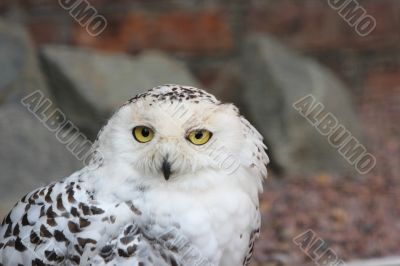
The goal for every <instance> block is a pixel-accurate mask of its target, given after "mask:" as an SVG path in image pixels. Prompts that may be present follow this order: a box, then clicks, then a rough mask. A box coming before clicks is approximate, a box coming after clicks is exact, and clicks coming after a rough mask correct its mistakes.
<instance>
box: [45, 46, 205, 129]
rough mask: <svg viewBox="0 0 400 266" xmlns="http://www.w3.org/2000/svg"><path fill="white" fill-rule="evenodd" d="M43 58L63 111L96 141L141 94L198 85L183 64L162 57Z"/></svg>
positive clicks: (48, 51)
mask: <svg viewBox="0 0 400 266" xmlns="http://www.w3.org/2000/svg"><path fill="white" fill-rule="evenodd" d="M41 54H42V56H41V58H42V62H43V66H44V70H45V72H46V73H47V76H48V79H49V84H50V85H51V88H52V90H53V92H54V95H55V97H56V99H57V100H58V102H59V105H60V107H61V108H62V109H63V110H64V111H65V113H66V114H67V116H68V117H69V118H70V119H71V120H72V121H73V122H74V123H75V124H77V125H78V126H79V127H80V128H81V129H83V130H85V132H87V133H89V134H91V135H92V136H93V134H96V133H97V131H98V130H99V128H100V127H101V125H102V124H103V123H104V120H105V119H107V118H108V116H109V115H110V114H111V113H112V112H113V111H115V110H116V109H117V108H118V107H119V106H121V105H122V104H123V103H124V102H125V101H127V100H128V99H130V98H132V97H133V96H135V95H136V94H138V93H142V92H145V91H146V90H148V89H150V88H152V87H155V86H158V85H161V84H171V83H178V84H187V85H193V86H197V85H198V83H197V82H196V80H195V79H194V78H193V76H192V75H191V74H190V72H189V71H188V69H187V68H186V67H185V66H184V65H182V64H180V63H179V62H178V61H177V60H174V59H172V58H170V57H168V56H167V55H165V54H163V53H160V52H146V53H143V54H140V55H138V56H135V57H132V56H128V55H122V54H105V53H100V52H94V51H90V50H87V49H77V48H71V47H62V46H47V47H44V48H43V50H42V53H41Z"/></svg>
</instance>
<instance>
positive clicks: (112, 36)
mask: <svg viewBox="0 0 400 266" xmlns="http://www.w3.org/2000/svg"><path fill="white" fill-rule="evenodd" d="M106 17H107V19H108V22H109V26H108V27H107V29H106V31H105V32H104V33H102V34H101V35H99V36H98V37H96V38H92V37H90V36H88V34H87V33H86V32H85V29H82V28H81V27H79V26H76V27H75V30H74V42H75V43H76V44H82V45H85V46H90V47H94V48H98V49H103V50H111V51H129V52H135V51H140V50H143V49H149V48H150V49H161V50H165V51H172V52H184V53H190V54H199V53H201V54H203V53H206V54H209V53H227V52H230V51H231V50H232V49H233V38H232V34H231V30H230V27H229V24H228V22H227V21H228V20H227V18H226V16H225V15H224V14H223V13H222V12H220V11H218V10H201V11H197V12H185V11H173V12H168V13H162V14H147V13H144V12H134V13H131V14H129V15H126V16H119V17H114V18H109V17H108V16H106Z"/></svg>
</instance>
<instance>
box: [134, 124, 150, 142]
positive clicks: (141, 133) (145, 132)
mask: <svg viewBox="0 0 400 266" xmlns="http://www.w3.org/2000/svg"><path fill="white" fill-rule="evenodd" d="M132 134H133V136H134V137H135V139H136V140H137V141H138V142H140V143H146V142H149V141H150V140H152V139H153V137H154V132H153V130H152V129H151V128H149V127H146V126H137V127H135V128H134V129H132Z"/></svg>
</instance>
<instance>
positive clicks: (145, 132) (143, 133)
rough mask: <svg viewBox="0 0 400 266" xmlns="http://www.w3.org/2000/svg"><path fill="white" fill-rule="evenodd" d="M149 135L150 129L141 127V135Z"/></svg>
mask: <svg viewBox="0 0 400 266" xmlns="http://www.w3.org/2000/svg"><path fill="white" fill-rule="evenodd" d="M149 135H150V131H149V130H148V129H147V128H143V129H142V136H143V137H145V138H146V137H148V136H149Z"/></svg>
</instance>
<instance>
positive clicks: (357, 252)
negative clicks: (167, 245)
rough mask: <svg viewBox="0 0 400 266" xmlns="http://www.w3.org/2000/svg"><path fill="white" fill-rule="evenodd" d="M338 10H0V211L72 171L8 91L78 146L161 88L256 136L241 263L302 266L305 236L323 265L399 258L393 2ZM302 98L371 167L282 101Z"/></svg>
mask: <svg viewBox="0 0 400 266" xmlns="http://www.w3.org/2000/svg"><path fill="white" fill-rule="evenodd" d="M343 3H344V1H340V0H336V1H332V0H301V1H300V0H248V1H245V0H242V1H240V0H232V1H227V0H203V1H197V0H188V1H184V0H174V1H173V0H164V1H161V0H147V1H144V0H131V1H128V0H113V1H106V0H88V1H82V0H80V1H78V0H75V1H74V0H60V1H54V0H19V1H17V0H0V136H1V137H0V147H1V148H0V216H3V215H5V214H6V213H7V211H8V210H9V209H10V208H11V207H12V206H13V204H14V203H15V201H16V200H18V199H19V198H20V197H21V196H23V195H24V194H25V193H26V192H28V191H30V190H32V189H33V188H36V187H38V186H41V185H44V184H46V183H48V182H50V181H52V180H57V179H60V178H62V177H64V176H67V175H69V174H71V173H72V172H74V171H75V170H77V169H79V168H80V167H81V166H82V163H81V162H80V161H78V160H77V159H76V158H75V157H74V156H73V155H72V154H71V153H70V152H69V151H68V150H67V149H66V147H65V145H63V144H61V143H60V142H59V141H58V140H57V138H56V136H55V134H54V133H52V132H50V131H49V130H48V129H46V127H45V126H44V125H43V124H42V123H41V121H40V120H38V119H37V118H36V117H35V116H34V115H33V114H31V113H29V111H28V110H27V109H26V108H25V107H24V106H22V104H21V99H22V98H23V97H25V96H26V95H28V94H29V93H31V92H34V91H36V90H40V91H41V92H42V93H43V95H44V96H45V97H46V98H48V99H50V100H51V105H50V107H49V108H50V109H51V110H54V109H56V108H60V109H61V110H62V111H63V112H64V113H65V115H66V116H67V117H68V119H70V121H72V122H73V123H74V124H75V125H76V126H77V127H78V128H79V129H80V130H81V131H82V132H83V133H84V134H85V135H86V136H87V137H88V138H89V139H91V140H93V139H94V138H95V136H96V134H97V131H98V130H99V128H100V127H101V125H102V124H103V123H104V122H105V121H106V120H107V118H108V117H109V116H110V115H111V114H112V112H113V110H115V109H116V108H118V106H120V105H121V104H122V103H123V102H125V101H126V100H127V99H129V98H131V97H133V96H134V95H135V94H137V93H139V92H143V91H145V90H147V89H149V88H152V87H154V86H157V85H160V84H167V83H177V84H185V85H194V86H198V87H201V88H204V89H206V90H208V91H209V92H211V93H213V94H215V95H216V96H217V97H219V98H220V99H221V100H223V101H228V102H233V103H235V104H236V105H237V106H239V107H240V110H241V112H242V113H243V114H244V115H245V116H246V117H247V118H249V120H250V121H251V122H252V123H253V124H254V125H255V126H256V127H257V128H258V129H259V130H260V132H261V133H262V134H263V135H264V137H265V142H266V144H267V146H268V147H269V155H270V158H271V164H270V168H269V170H270V171H269V173H270V175H269V177H268V179H267V180H266V181H265V183H264V193H263V194H262V195H261V200H262V204H261V210H262V213H263V227H262V232H261V238H260V240H259V241H258V243H257V245H256V248H255V254H254V257H253V264H252V265H253V266H257V265H264V266H267V265H318V261H317V259H316V258H315V257H314V258H313V257H312V256H311V257H310V254H309V252H307V251H302V250H301V249H300V247H299V246H297V245H296V244H295V243H294V242H293V238H295V237H296V236H298V235H300V234H302V233H303V232H305V231H307V230H313V232H315V236H316V237H319V238H321V239H322V240H323V241H324V247H325V249H326V248H331V249H332V250H333V251H334V253H335V256H337V258H338V260H339V259H342V260H343V261H346V262H350V261H353V260H363V259H369V258H388V257H392V256H396V255H400V237H399V235H400V204H399V202H400V179H399V174H398V173H399V171H400V157H399V154H400V144H399V134H400V126H399V122H400V121H399V118H400V31H399V29H400V21H399V20H400V2H399V1H396V0H379V1H378V0H359V1H358V2H356V1H347V2H346V3H347V4H343ZM342 4H343V6H340V5H342ZM366 16H368V17H367V19H365V20H363V19H364V18H365V17H366ZM371 18H372V20H371ZM371 21H375V22H376V27H372V26H371V25H372V24H367V22H371ZM363 23H365V24H363ZM374 26H375V25H374ZM370 29H372V30H371V32H369V30H370ZM309 94H311V95H313V97H315V98H316V100H317V101H318V102H320V103H322V104H323V105H324V107H325V109H324V111H325V113H326V112H331V113H332V114H333V115H334V116H335V117H336V118H337V120H338V121H339V123H340V124H343V125H344V126H345V127H346V128H347V130H349V132H350V133H351V135H352V136H354V137H355V138H356V139H357V140H358V141H359V143H360V144H362V145H364V146H365V148H366V150H367V152H369V153H371V154H372V155H373V156H374V157H375V158H376V166H375V167H374V168H373V169H372V170H371V171H369V172H368V173H366V174H360V173H359V172H358V171H357V168H356V167H355V166H354V165H352V164H351V163H349V162H348V161H346V159H345V158H344V156H342V154H341V153H340V152H339V151H338V148H335V147H332V146H331V145H330V144H329V141H328V137H327V136H323V135H321V134H320V133H319V132H318V131H317V129H316V128H315V127H314V126H313V124H311V123H310V122H309V121H308V120H307V119H305V118H304V117H302V116H301V115H300V113H299V112H298V111H297V110H296V109H295V108H294V107H293V103H295V102H296V101H298V100H299V99H300V98H302V97H304V96H306V95H309ZM227 126H229V125H227ZM317 253H318V252H317ZM320 254H321V250H320ZM320 265H324V264H321V263H320ZM360 265H366V264H363V263H361V264H360ZM373 265H389V264H373ZM390 265H400V263H398V264H390Z"/></svg>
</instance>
